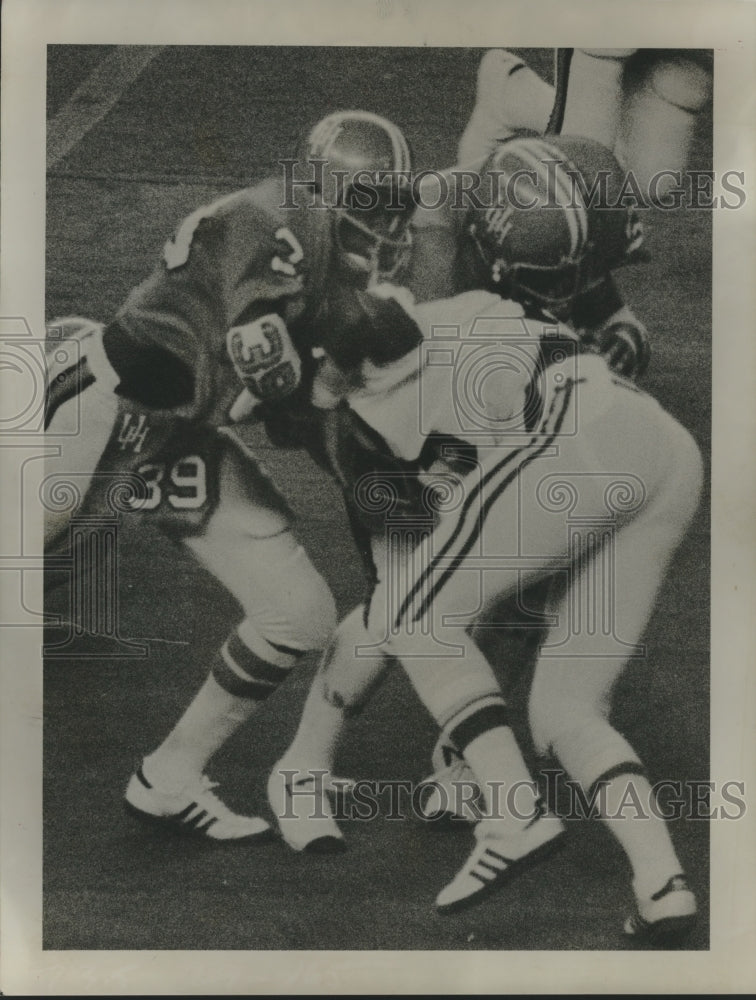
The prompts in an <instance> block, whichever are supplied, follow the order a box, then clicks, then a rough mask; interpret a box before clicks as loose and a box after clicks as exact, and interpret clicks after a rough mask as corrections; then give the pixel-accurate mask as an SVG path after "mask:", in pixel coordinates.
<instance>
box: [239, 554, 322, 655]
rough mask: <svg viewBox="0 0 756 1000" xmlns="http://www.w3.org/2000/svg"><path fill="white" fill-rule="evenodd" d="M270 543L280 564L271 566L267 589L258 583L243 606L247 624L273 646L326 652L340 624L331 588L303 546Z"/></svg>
mask: <svg viewBox="0 0 756 1000" xmlns="http://www.w3.org/2000/svg"><path fill="white" fill-rule="evenodd" d="M270 541H271V545H272V546H274V547H275V553H276V554H277V555H278V556H279V557H280V562H279V564H278V565H275V566H274V565H273V564H272V563H269V564H268V565H270V567H271V569H270V572H269V574H267V580H266V582H265V586H264V588H263V587H261V586H260V583H259V580H257V581H255V583H254V586H253V587H251V588H250V592H249V596H247V597H245V599H244V601H243V602H242V603H243V606H244V610H245V611H246V613H247V622H248V623H249V626H250V627H251V628H253V629H254V630H255V632H256V633H257V634H258V635H259V636H261V637H262V638H263V639H264V640H265V641H266V642H268V643H270V645H271V646H274V647H276V646H283V647H285V648H287V649H293V650H295V651H297V652H300V653H303V652H307V651H309V650H312V651H315V650H321V649H324V648H325V647H326V646H327V645H328V643H329V641H330V639H331V635H332V634H333V631H334V629H335V628H336V621H337V618H336V602H335V601H334V598H333V594H332V593H331V590H330V587H329V586H328V584H327V583H326V581H325V580H324V579H323V577H322V576H321V575H320V573H318V571H317V570H316V569H315V567H314V566H313V565H312V563H311V562H310V559H309V557H308V555H307V553H306V552H305V550H304V549H303V548H302V546H301V545H297V544H296V543H294V542H293V540H290V541H291V546H290V547H288V548H285V547H284V546H283V544H282V545H275V539H271V540H270ZM259 547H260V548H261V547H262V546H259Z"/></svg>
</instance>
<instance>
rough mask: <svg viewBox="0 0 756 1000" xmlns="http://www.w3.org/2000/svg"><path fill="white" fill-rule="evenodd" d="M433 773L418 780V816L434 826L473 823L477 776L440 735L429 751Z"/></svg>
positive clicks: (478, 800)
mask: <svg viewBox="0 0 756 1000" xmlns="http://www.w3.org/2000/svg"><path fill="white" fill-rule="evenodd" d="M432 767H433V774H431V775H429V776H428V777H427V778H425V779H423V781H421V782H420V784H419V785H418V786H417V787H418V792H419V794H418V799H417V801H418V806H419V816H420V819H422V820H425V821H427V822H429V823H433V824H434V825H435V828H436V829H439V828H444V829H446V828H448V827H451V826H457V825H463V828H464V824H465V823H468V824H470V823H476V822H477V821H478V820H479V819H481V818H482V814H483V808H484V807H483V804H482V796H481V791H480V785H479V784H478V779H477V778H476V777H475V775H474V773H473V771H472V769H471V767H470V765H469V764H468V763H467V761H466V760H465V758H464V756H463V755H462V754H461V753H460V752H459V750H458V749H457V748H456V747H455V746H454V745H453V744H452V743H451V742H450V741H449V740H447V739H445V738H444V736H443V734H442V735H441V737H440V738H439V740H438V742H437V743H436V746H435V748H434V750H433V757H432Z"/></svg>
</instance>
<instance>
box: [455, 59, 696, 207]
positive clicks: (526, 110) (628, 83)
mask: <svg viewBox="0 0 756 1000" xmlns="http://www.w3.org/2000/svg"><path fill="white" fill-rule="evenodd" d="M555 62H556V67H555V79H556V85H555V86H554V87H552V86H551V85H550V84H548V83H546V82H545V81H544V80H543V79H541V77H540V76H538V75H537V74H536V73H534V72H533V70H532V69H530V68H529V67H528V66H527V65H526V64H525V63H524V62H523V60H522V59H520V58H519V56H516V55H514V54H513V53H511V52H508V51H506V49H489V51H488V52H486V54H485V55H484V56H483V58H482V60H481V62H480V66H479V68H478V84H477V93H476V99H475V107H474V109H473V113H472V116H471V117H470V121H469V122H468V124H467V127H466V129H465V131H464V133H463V135H462V138H461V140H460V144H459V155H458V162H459V163H463V164H465V163H473V162H475V161H476V160H479V159H480V158H481V157H482V156H485V155H486V154H488V153H490V152H491V150H492V149H493V147H494V145H495V144H496V142H497V141H498V140H501V139H505V138H506V137H507V136H508V135H510V134H511V133H512V132H513V131H514V130H517V129H523V128H525V129H533V130H534V131H536V132H548V133H558V132H562V133H564V134H565V135H582V136H585V137H587V138H590V139H595V140H596V141H597V142H600V143H602V145H604V146H607V147H608V148H609V149H612V150H613V151H614V153H615V155H616V157H617V159H618V161H619V162H620V164H621V165H622V166H623V167H624V168H625V169H626V170H628V171H632V173H633V174H634V176H635V178H636V180H637V181H638V185H639V187H640V190H641V191H642V192H643V194H644V196H645V195H648V197H649V203H656V202H659V201H661V200H662V199H663V197H664V195H665V194H666V193H667V192H668V191H669V189H670V188H671V187H673V186H675V185H677V186H679V184H680V180H679V175H680V174H681V173H682V172H684V171H685V169H686V167H687V165H688V162H689V158H690V154H691V148H692V145H693V141H694V139H695V135H696V130H697V128H698V125H699V120H700V117H701V114H702V113H703V112H704V111H705V109H706V108H707V107H709V106H710V102H711V96H712V78H713V64H712V59H711V54H710V53H708V52H705V51H699V50H686V49H682V50H675V49H557V51H556V60H555ZM675 174H677V175H678V177H677V179H676V178H675V176H674V175H675ZM654 178H656V180H655V181H654Z"/></svg>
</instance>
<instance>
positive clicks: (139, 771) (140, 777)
mask: <svg viewBox="0 0 756 1000" xmlns="http://www.w3.org/2000/svg"><path fill="white" fill-rule="evenodd" d="M136 776H137V779H138V780H139V781H140V782H141V783H142V784H143V785H144V787H145V788H152V785H151V784H150V783H149V781H148V780H147V779H146V778H145V776H144V771H143V770H142V768H141V765H140V766H139V767H138V768H137V772H136Z"/></svg>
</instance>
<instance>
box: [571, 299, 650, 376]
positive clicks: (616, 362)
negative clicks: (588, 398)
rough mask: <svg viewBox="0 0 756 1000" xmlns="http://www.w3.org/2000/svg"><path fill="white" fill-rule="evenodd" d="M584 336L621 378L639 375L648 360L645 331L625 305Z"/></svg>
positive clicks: (648, 345)
mask: <svg viewBox="0 0 756 1000" xmlns="http://www.w3.org/2000/svg"><path fill="white" fill-rule="evenodd" d="M585 340H586V343H587V344H588V345H589V346H590V347H591V348H592V349H593V350H595V351H596V353H597V354H600V355H601V356H602V357H603V358H605V359H606V363H607V364H608V365H609V367H610V368H611V370H612V371H613V372H615V373H616V374H617V375H622V376H623V377H624V378H630V379H638V378H640V377H641V376H642V375H643V374H644V373H645V371H646V369H647V368H648V364H649V361H650V360H651V345H650V342H649V337H648V331H647V330H646V328H645V327H644V325H643V324H642V323H641V322H640V321H639V320H638V319H637V318H636V317H635V316H634V315H633V313H632V311H631V310H630V309H628V307H627V306H624V307H623V308H622V309H620V310H618V311H617V312H616V313H615V314H614V315H613V316H610V317H609V319H608V321H607V322H606V323H605V324H604V325H603V326H602V327H601V328H600V329H598V330H596V331H592V332H591V333H590V334H588V335H587V336H586V338H585Z"/></svg>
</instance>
